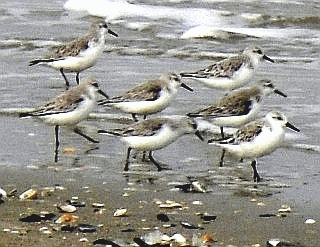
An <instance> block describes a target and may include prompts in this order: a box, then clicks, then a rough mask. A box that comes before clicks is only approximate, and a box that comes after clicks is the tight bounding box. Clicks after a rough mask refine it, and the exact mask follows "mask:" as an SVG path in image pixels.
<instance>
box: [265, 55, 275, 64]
mask: <svg viewBox="0 0 320 247" xmlns="http://www.w3.org/2000/svg"><path fill="white" fill-rule="evenodd" d="M263 59H264V60H267V61H269V62H271V63H274V60H273V59H271V58H270V57H268V56H267V55H263Z"/></svg>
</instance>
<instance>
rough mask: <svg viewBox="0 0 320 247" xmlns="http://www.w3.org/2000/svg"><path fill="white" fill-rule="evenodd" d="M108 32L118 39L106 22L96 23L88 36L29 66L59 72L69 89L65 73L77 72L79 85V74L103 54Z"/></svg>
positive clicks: (31, 62) (32, 62)
mask: <svg viewBox="0 0 320 247" xmlns="http://www.w3.org/2000/svg"><path fill="white" fill-rule="evenodd" d="M106 30H107V32H108V33H109V34H111V35H113V36H115V37H118V35H117V34H116V33H114V32H113V31H111V30H110V29H108V26H107V24H106V23H105V22H104V21H101V20H99V21H95V22H93V23H92V25H91V28H90V31H89V33H88V35H86V36H84V37H81V38H79V39H77V40H74V41H71V42H69V43H67V44H65V45H61V46H59V47H58V48H57V49H56V50H55V52H54V53H52V54H50V55H49V56H47V57H45V58H40V59H36V60H33V61H30V63H29V66H32V65H35V64H43V65H46V66H50V67H53V68H55V69H57V70H59V71H60V72H61V74H62V76H63V78H64V79H65V81H66V87H67V89H68V88H69V82H68V79H67V77H66V76H65V74H64V72H77V74H76V82H77V83H78V84H79V73H80V72H81V71H83V70H85V69H87V68H90V67H92V66H93V65H94V64H95V63H96V62H97V60H98V58H99V57H100V55H101V54H102V53H103V49H104V47H105V42H106V40H105V39H106V38H105V33H106Z"/></svg>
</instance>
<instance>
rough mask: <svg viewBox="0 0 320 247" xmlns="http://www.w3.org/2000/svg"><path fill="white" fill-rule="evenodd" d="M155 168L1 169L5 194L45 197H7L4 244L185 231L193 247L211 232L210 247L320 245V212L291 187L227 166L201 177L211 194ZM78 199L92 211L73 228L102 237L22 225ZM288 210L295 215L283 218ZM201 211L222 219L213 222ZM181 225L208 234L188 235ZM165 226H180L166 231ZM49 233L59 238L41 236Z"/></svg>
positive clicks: (70, 242) (123, 241)
mask: <svg viewBox="0 0 320 247" xmlns="http://www.w3.org/2000/svg"><path fill="white" fill-rule="evenodd" d="M69 156H70V157H72V156H74V155H72V154H71V155H69ZM115 162H118V161H115ZM117 165H119V164H117ZM149 166H150V167H149ZM152 168H153V167H152V165H151V164H144V165H143V166H134V165H133V168H132V170H133V171H132V172H127V173H122V172H121V170H122V169H120V167H119V171H116V172H115V173H116V174H113V173H112V172H111V173H110V174H108V173H109V171H108V169H102V168H101V167H92V166H91V164H88V163H83V162H79V163H78V164H73V165H72V164H71V165H68V164H65V163H63V162H62V163H60V164H58V165H54V164H44V163H43V164H42V165H39V166H33V167H28V168H27V167H23V168H21V167H14V166H12V167H3V166H1V167H0V169H1V174H2V176H1V178H0V184H1V187H2V189H4V190H6V191H10V190H12V189H13V188H16V189H17V194H16V195H17V196H18V195H20V194H21V193H22V192H24V191H25V190H27V189H30V188H35V189H37V191H38V192H39V193H40V196H39V198H38V199H36V200H27V201H21V200H19V199H18V198H17V197H10V198H3V203H2V204H1V205H0V209H1V210H0V218H1V220H0V228H1V231H0V246H91V245H92V244H93V242H94V241H95V240H97V239H101V238H103V239H109V240H112V241H114V242H115V243H117V244H119V245H120V246H133V238H135V237H141V236H143V235H145V234H147V233H150V232H154V231H155V230H156V229H158V230H159V231H161V232H162V233H165V234H167V235H168V236H172V235H173V234H174V233H180V234H182V235H183V236H184V237H185V238H186V239H187V240H188V243H189V244H192V237H193V236H194V235H203V234H205V233H208V234H210V235H211V236H213V238H214V240H215V242H214V243H210V244H209V246H266V243H267V240H269V239H273V238H279V239H284V240H287V241H290V242H294V243H301V244H302V245H295V246H318V243H319V227H318V222H316V223H315V224H305V221H306V220H307V219H308V218H309V216H310V215H312V216H313V218H314V219H315V220H317V219H319V213H318V212H317V214H314V212H313V210H312V208H308V207H303V205H302V204H303V203H301V202H299V201H292V200H291V201H286V200H284V196H283V193H285V191H286V190H287V189H288V188H286V187H285V186H284V187H281V186H283V185H281V184H278V185H276V184H273V186H272V185H271V184H272V182H271V181H265V182H262V183H260V184H259V185H256V184H254V183H252V182H250V181H246V180H247V179H249V180H250V176H251V173H250V169H249V168H248V169H247V168H246V167H245V166H244V167H243V168H240V167H239V168H238V169H237V171H236V173H237V174H235V172H234V171H232V170H231V169H230V168H220V170H228V169H229V172H230V175H229V176H223V175H220V176H219V175H218V174H215V178H216V179H215V180H212V179H210V180H209V177H207V176H206V175H203V176H202V177H201V176H198V178H197V181H199V182H200V183H201V184H202V185H205V187H206V189H207V192H206V193H184V192H182V191H181V190H177V189H175V185H177V184H181V183H182V184H183V183H188V180H187V179H185V178H184V179H183V178H182V174H181V173H180V171H178V170H172V171H165V172H161V173H158V172H156V171H153V170H154V169H152ZM140 169H141V170H140ZM139 170H140V171H139ZM218 171H219V169H218ZM224 172H225V171H224ZM209 173H210V172H209ZM231 173H232V174H231ZM179 174H181V175H179ZM241 174H242V175H243V174H244V175H246V176H248V178H247V179H246V178H244V179H242V180H241V181H239V179H238V178H237V177H235V176H233V175H237V176H239V175H240V176H241ZM4 175H5V176H4ZM112 176H117V177H118V178H119V179H117V180H116V181H114V180H112V178H110V177H112ZM93 177H94V179H93ZM179 177H180V179H179ZM46 187H50V188H52V189H54V188H55V189H54V190H53V191H52V193H47V194H46V195H43V193H42V192H43V191H47V190H48V188H46ZM61 187H63V190H61V189H60V188H61ZM41 193H42V195H41ZM73 197H78V199H77V200H78V201H80V202H85V205H86V206H85V207H81V208H78V210H77V211H76V212H75V213H72V214H73V215H76V216H78V217H79V219H78V221H77V222H75V223H74V224H70V225H77V224H80V223H86V224H91V225H93V226H96V229H97V231H96V232H95V233H79V232H77V231H74V232H61V224H56V223H54V220H51V221H44V222H40V223H23V222H21V221H19V219H20V218H22V217H24V216H26V215H30V214H32V213H34V214H40V213H41V212H44V211H46V212H49V213H54V214H55V215H57V217H58V216H61V215H63V213H60V212H59V210H58V209H57V207H56V204H57V203H58V202H61V201H66V200H72V198H73ZM167 200H170V201H175V202H177V203H179V204H181V206H182V208H173V209H162V208H160V207H159V203H160V202H162V203H165V202H166V201H167ZM93 203H103V204H104V205H105V206H104V208H103V210H102V211H99V212H94V208H93V207H92V204H93ZM119 208H126V209H127V216H126V217H120V218H119V217H114V216H113V213H114V211H115V210H116V209H119ZM280 208H284V209H287V211H286V210H285V211H286V212H284V213H282V214H281V215H279V212H278V210H279V209H280ZM288 208H291V210H289V209H288ZM159 213H165V214H167V215H168V217H169V219H170V221H169V222H161V221H159V220H157V217H156V215H157V214H159ZM199 213H208V214H209V215H215V216H217V218H216V220H214V221H212V222H209V223H205V222H204V221H203V220H202V219H201V218H200V216H199ZM181 222H188V223H190V224H192V225H194V226H199V227H201V228H200V229H186V228H184V227H182V226H181ZM165 224H174V225H176V226H174V225H173V226H172V227H164V226H163V225H165ZM62 225H63V224H62ZM67 225H68V224H67ZM43 227H47V228H48V230H49V231H50V232H51V233H50V234H45V233H43V232H40V231H39V229H41V228H43ZM5 229H6V230H5ZM126 230H127V231H128V232H125V231H126ZM84 238H85V239H86V240H82V241H86V242H80V239H84ZM204 246H207V245H204Z"/></svg>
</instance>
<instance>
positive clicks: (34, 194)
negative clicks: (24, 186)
mask: <svg viewBox="0 0 320 247" xmlns="http://www.w3.org/2000/svg"><path fill="white" fill-rule="evenodd" d="M38 197H39V193H38V191H37V190H35V189H29V190H27V191H25V192H23V193H22V194H21V195H20V196H19V199H20V200H36V199H38Z"/></svg>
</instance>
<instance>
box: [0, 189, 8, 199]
mask: <svg viewBox="0 0 320 247" xmlns="http://www.w3.org/2000/svg"><path fill="white" fill-rule="evenodd" d="M2 197H3V198H6V197H7V192H6V191H5V190H3V189H1V188H0V198H2Z"/></svg>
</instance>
